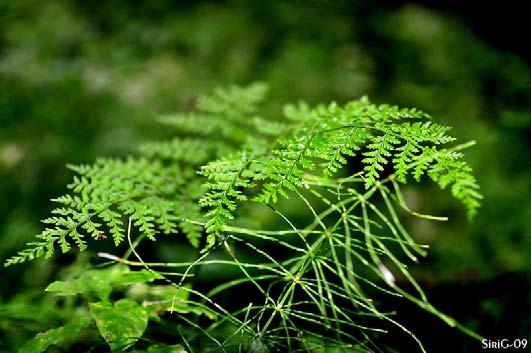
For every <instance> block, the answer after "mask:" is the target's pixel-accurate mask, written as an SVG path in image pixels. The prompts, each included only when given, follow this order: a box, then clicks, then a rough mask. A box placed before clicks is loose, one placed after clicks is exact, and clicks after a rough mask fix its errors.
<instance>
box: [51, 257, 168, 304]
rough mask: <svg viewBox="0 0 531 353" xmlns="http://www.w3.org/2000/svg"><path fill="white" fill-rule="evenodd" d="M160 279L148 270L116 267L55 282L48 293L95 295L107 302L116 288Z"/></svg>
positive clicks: (87, 272) (90, 271)
mask: <svg viewBox="0 0 531 353" xmlns="http://www.w3.org/2000/svg"><path fill="white" fill-rule="evenodd" d="M158 278H160V275H158V274H156V273H154V272H151V271H148V270H141V271H131V270H130V269H129V268H128V267H127V266H124V265H115V266H112V267H109V268H105V269H101V270H89V271H86V272H85V273H83V274H82V275H81V276H80V277H79V278H77V279H75V280H72V281H55V282H53V283H51V284H50V285H49V286H48V287H47V288H46V291H47V292H57V294H58V295H65V296H68V295H76V294H87V293H94V294H96V295H97V296H98V297H100V298H101V299H102V300H105V299H107V298H108V297H109V294H110V293H111V292H112V290H113V289H114V288H115V287H116V286H125V285H130V284H134V283H144V282H151V281H153V280H155V279H158Z"/></svg>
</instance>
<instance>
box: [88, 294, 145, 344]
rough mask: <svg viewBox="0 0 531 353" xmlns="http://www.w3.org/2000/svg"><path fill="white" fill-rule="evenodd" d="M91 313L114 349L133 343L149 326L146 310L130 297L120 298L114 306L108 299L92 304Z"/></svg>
mask: <svg viewBox="0 0 531 353" xmlns="http://www.w3.org/2000/svg"><path fill="white" fill-rule="evenodd" d="M90 313H91V314H92V317H93V318H94V320H95V321H96V325H97V326H98V329H99V331H100V334H101V335H102V337H103V338H104V339H105V341H107V343H108V344H109V346H110V347H111V349H113V350H114V349H124V348H127V347H129V346H131V345H133V344H134V343H135V342H136V341H137V340H138V339H139V338H140V337H141V336H142V334H143V333H144V331H145V329H146V327H147V322H148V315H147V312H146V310H144V308H143V307H142V306H141V305H139V304H138V303H137V302H135V301H133V300H130V299H122V300H119V301H117V302H116V303H115V304H114V306H113V305H112V304H111V303H110V302H107V301H103V302H99V303H93V304H90Z"/></svg>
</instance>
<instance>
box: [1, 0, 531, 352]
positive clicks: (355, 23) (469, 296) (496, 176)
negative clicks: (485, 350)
mask: <svg viewBox="0 0 531 353" xmlns="http://www.w3.org/2000/svg"><path fill="white" fill-rule="evenodd" d="M483 25H484V26H486V25H490V24H487V23H484V24H483ZM511 43H512V42H511ZM521 46H525V43H521ZM513 49H515V47H514V46H512V47H510V48H507V47H503V42H502V43H501V45H500V42H497V43H496V42H495V43H493V42H492V40H490V38H489V37H488V36H487V37H486V38H484V37H482V35H481V31H480V32H479V34H478V32H477V31H474V30H472V29H471V28H470V27H469V25H468V24H467V22H466V21H463V18H462V17H461V16H460V13H459V11H457V12H456V11H453V12H452V11H442V10H440V9H436V8H433V6H429V4H428V5H426V4H424V5H422V4H419V3H415V2H411V3H408V2H403V3H402V2H394V3H393V5H392V6H391V5H388V4H384V3H380V2H370V1H346V0H339V1H331V2H327V1H309V2H302V1H300V2H299V1H255V2H245V1H196V2H192V1H184V2H182V1H175V2H173V1H169V0H156V1H139V2H137V1H135V2H128V1H125V0H123V1H119V0H113V1H106V2H99V1H96V2H89V1H73V0H71V1H70V0H62V1H61V0H57V1H29V0H19V1H0V258H1V259H2V260H4V259H5V258H6V257H8V256H10V255H12V254H13V253H14V252H15V251H17V250H19V249H20V248H22V247H23V244H25V243H26V242H28V241H31V239H32V237H33V236H34V235H35V234H36V233H38V231H39V229H40V224H39V219H42V218H44V217H45V216H46V215H47V213H48V212H49V211H50V209H51V205H50V202H49V200H50V198H52V197H54V196H57V195H59V194H62V193H63V192H64V190H65V187H64V185H65V184H66V183H68V181H69V179H70V177H71V175H70V173H69V172H68V171H67V170H66V168H64V164H65V163H81V162H90V161H92V160H93V159H94V158H95V157H96V156H102V155H105V156H122V155H125V154H126V153H129V152H131V151H132V150H133V148H134V146H135V145H137V144H138V143H139V142H142V141H145V140H151V139H153V138H156V137H160V136H163V135H164V131H163V129H162V128H160V127H159V126H158V125H157V123H156V122H155V120H154V119H155V117H156V116H157V115H158V114H163V113H171V112H174V111H177V110H183V109H186V107H187V105H190V104H191V103H190V102H193V99H194V97H196V96H197V95H198V94H201V93H203V92H207V91H209V90H210V89H212V88H213V87H215V86H220V85H226V84H231V83H236V84H246V83H249V82H252V81H263V82H266V83H268V84H269V85H270V97H271V99H269V100H268V103H267V106H266V107H265V109H266V111H267V112H269V113H271V114H279V112H280V107H281V105H282V104H283V103H284V102H288V101H293V100H299V99H303V100H306V101H308V102H310V103H316V102H319V101H330V100H336V101H339V102H344V101H346V100H348V99H351V98H358V97H359V96H361V95H364V94H366V95H368V96H369V97H371V99H372V100H373V101H375V102H379V103H384V102H386V103H392V104H399V105H405V106H415V107H418V108H421V109H423V110H425V111H427V112H429V113H430V114H431V115H432V116H433V117H434V118H435V119H436V120H437V121H439V122H441V123H444V124H448V125H451V126H454V130H453V134H454V135H455V136H457V137H459V138H460V139H461V140H463V141H466V140H470V139H475V140H477V145H476V146H475V147H474V148H473V149H470V150H469V151H468V162H469V163H470V164H471V165H472V166H473V167H474V168H475V170H476V173H477V177H478V179H479V181H480V183H481V185H482V192H483V194H484V196H485V200H484V203H483V208H482V209H481V212H480V214H479V216H478V217H477V218H476V219H475V220H474V222H472V223H469V222H467V221H466V219H465V217H464V215H463V210H462V209H461V208H460V206H459V205H458V204H457V203H456V202H455V201H453V200H452V198H451V197H449V196H448V195H447V194H446V193H444V192H440V191H437V189H436V188H435V187H432V189H428V192H427V193H426V194H420V193H418V188H411V189H407V190H406V195H407V197H408V199H409V202H410V203H411V206H413V207H414V208H416V209H419V210H422V211H423V212H431V213H433V214H437V215H448V216H450V221H449V222H447V223H444V224H440V223H436V224H434V223H432V222H425V221H421V220H419V221H416V222H414V223H412V224H411V225H410V226H411V227H412V228H411V230H412V234H413V235H414V236H415V237H416V238H417V239H419V241H420V242H424V243H427V244H430V246H431V252H430V255H429V256H428V258H427V259H425V261H424V262H423V263H422V264H420V265H418V266H417V267H416V268H414V269H413V271H414V272H415V273H416V275H417V278H419V280H420V282H422V284H423V285H424V287H426V288H428V290H429V291H430V290H431V291H432V292H433V293H432V297H433V298H434V300H435V301H436V304H439V306H440V307H442V308H443V309H446V310H447V311H448V312H450V313H451V314H453V315H454V316H456V317H458V318H460V319H461V320H463V321H464V322H465V323H467V324H469V325H471V326H472V327H474V328H477V329H478V330H480V332H481V333H483V334H484V335H486V336H488V335H491V336H493V335H494V336H503V335H504V334H505V335H508V336H510V337H514V336H516V337H522V335H526V334H528V333H529V332H531V329H530V322H529V317H531V310H530V305H531V304H530V303H531V294H530V291H529V288H530V268H531V266H530V265H531V198H530V196H531V173H530V172H531V163H530V161H531V159H530V158H529V151H530V148H531V145H530V142H529V140H528V135H530V134H529V133H530V129H531V68H530V66H529V62H528V61H527V62H526V60H525V58H524V59H522V56H523V57H525V54H522V53H521V52H519V51H518V48H516V49H515V50H513ZM425 186H426V187H427V188H431V186H429V185H428V184H426V185H425ZM426 195H427V196H426ZM59 261H60V260H59ZM57 268H58V266H57V263H55V264H54V263H53V262H43V261H39V262H37V263H34V264H29V265H27V266H17V267H16V268H9V269H6V270H2V278H3V279H4V280H3V281H2V283H0V290H1V292H0V293H1V294H0V330H1V331H0V351H2V350H5V351H10V349H12V348H13V346H14V345H15V344H16V343H17V342H19V341H23V340H25V339H27V337H30V336H31V335H33V334H34V333H35V332H38V331H39V330H41V329H43V327H44V328H50V327H53V325H52V324H50V323H49V322H46V320H45V319H44V317H45V316H46V315H45V314H43V313H40V311H39V312H35V317H34V318H33V319H34V324H33V325H32V326H27V323H26V322H25V321H24V320H22V319H20V318H16V315H15V314H13V313H14V312H16V310H17V307H16V306H15V305H14V304H13V303H19V302H20V303H22V302H27V301H28V300H30V301H33V300H38V298H39V296H42V292H41V291H42V289H43V288H44V286H45V285H46V284H47V283H48V282H49V281H50V280H51V279H53V278H55V277H54V276H55V274H56V272H57ZM28 298H30V299H28ZM36 298H37V299H36ZM39 310H41V309H39ZM42 310H45V309H42ZM42 310H41V311H42ZM39 313H40V314H39ZM39 315H42V318H43V319H42V320H43V321H42V322H41V321H39V318H40V316H39ZM410 319H411V320H412V325H413V326H415V325H417V326H419V329H420V330H422V325H423V324H422V323H423V321H422V320H420V319H419V320H420V321H419V320H417V321H418V322H417V323H415V320H416V319H415V317H413V318H410ZM426 335H428V337H429V335H430V334H429V333H426ZM421 336H422V335H421ZM434 351H436V348H435V350H434Z"/></svg>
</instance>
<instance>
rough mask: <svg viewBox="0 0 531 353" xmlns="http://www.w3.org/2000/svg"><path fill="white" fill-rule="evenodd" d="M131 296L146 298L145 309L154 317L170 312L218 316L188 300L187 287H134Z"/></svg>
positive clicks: (130, 292) (211, 317) (209, 316)
mask: <svg viewBox="0 0 531 353" xmlns="http://www.w3.org/2000/svg"><path fill="white" fill-rule="evenodd" d="M129 294H130V295H131V296H132V297H136V298H140V297H141V298H144V299H145V300H144V302H143V304H144V307H145V308H146V310H147V312H148V313H149V314H150V315H153V316H158V315H159V314H160V313H162V312H165V311H168V312H170V313H174V312H176V313H181V314H187V313H194V314H197V315H201V314H204V315H205V316H207V317H208V318H210V319H214V318H215V317H216V314H215V313H214V312H212V311H211V310H208V309H207V308H206V307H205V308H203V307H201V306H199V305H197V304H196V303H195V302H193V301H190V300H188V297H189V294H190V290H189V289H188V288H187V287H185V286H181V287H175V286H171V285H167V286H151V285H149V286H148V285H142V284H140V285H137V286H133V287H132V288H131V290H130V291H129ZM146 299H147V300H146Z"/></svg>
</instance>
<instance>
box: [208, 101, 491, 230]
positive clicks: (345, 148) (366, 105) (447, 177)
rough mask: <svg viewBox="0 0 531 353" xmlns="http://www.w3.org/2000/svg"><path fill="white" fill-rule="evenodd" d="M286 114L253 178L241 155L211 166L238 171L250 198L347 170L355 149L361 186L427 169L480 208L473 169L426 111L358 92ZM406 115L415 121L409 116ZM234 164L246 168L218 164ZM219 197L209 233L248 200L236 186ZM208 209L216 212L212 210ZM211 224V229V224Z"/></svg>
mask: <svg viewBox="0 0 531 353" xmlns="http://www.w3.org/2000/svg"><path fill="white" fill-rule="evenodd" d="M284 114H285V115H286V117H287V118H288V119H289V120H291V121H292V122H293V123H292V124H291V126H284V127H283V128H282V129H279V130H278V131H277V132H279V133H281V135H280V136H279V138H278V139H277V140H276V142H275V143H274V144H270V147H269V148H268V149H266V150H264V154H262V155H260V156H259V158H260V162H259V163H261V165H262V171H261V173H259V174H257V175H256V176H252V175H250V176H251V180H241V179H239V178H240V177H241V175H243V173H244V171H245V170H246V169H245V166H247V165H253V164H254V163H256V162H257V161H254V162H253V161H246V164H245V166H242V165H241V163H240V161H239V158H240V155H238V154H235V155H233V156H230V157H225V158H223V159H222V160H221V162H219V163H218V162H211V163H210V164H209V166H211V168H213V169H215V170H216V174H218V175H223V173H224V172H226V173H228V174H227V175H231V176H235V177H236V181H235V184H236V185H240V183H241V185H245V188H247V189H250V188H251V187H252V186H253V185H255V184H256V185H259V186H260V187H259V189H258V190H257V191H254V192H256V193H257V196H255V197H253V201H256V202H260V203H266V204H267V203H275V202H277V201H278V199H279V196H282V197H288V194H289V192H290V191H294V190H296V189H298V188H304V187H306V185H307V184H306V182H305V177H306V176H307V175H313V174H316V175H322V176H325V177H329V176H332V175H334V174H335V173H337V172H338V171H339V170H340V169H342V168H344V167H345V165H346V164H347V162H348V160H349V159H352V158H353V157H355V156H356V155H360V156H361V157H362V158H360V159H361V160H360V162H361V163H362V165H363V169H362V173H360V176H361V177H362V178H363V179H364V181H365V188H366V189H369V188H370V187H372V186H374V185H376V184H377V183H378V182H379V181H383V180H384V179H385V178H387V177H392V178H396V179H397V180H398V181H400V182H403V183H405V182H407V179H408V175H409V174H410V173H411V174H412V175H413V177H414V179H415V180H417V181H419V180H420V179H421V177H422V176H423V175H424V174H426V173H429V174H430V177H431V178H432V179H433V180H434V181H436V182H437V183H438V184H439V185H440V186H441V187H442V188H443V187H445V186H447V185H449V184H451V185H453V186H452V194H453V195H454V197H456V198H457V199H458V200H460V201H461V202H463V204H464V205H465V207H467V209H468V212H469V215H473V214H474V213H475V210H476V209H477V207H479V201H478V200H479V199H480V198H481V196H480V194H479V193H478V192H477V188H478V186H477V183H476V181H475V179H474V178H473V176H472V175H471V174H470V173H471V171H472V170H471V168H470V167H468V166H466V164H464V162H457V161H458V160H459V159H461V158H462V156H463V155H462V154H461V153H457V152H452V151H451V150H450V149H446V148H441V147H440V146H443V145H446V144H448V143H450V142H453V141H454V140H455V138H454V137H452V136H449V135H448V134H447V132H448V130H449V128H448V127H446V126H442V125H439V124H436V123H434V122H433V121H431V120H429V119H430V117H429V115H427V114H426V113H424V112H422V111H419V110H417V109H406V108H399V107H396V106H390V105H373V104H371V103H370V102H369V100H368V99H367V98H366V97H363V98H361V99H360V100H357V101H352V102H349V103H347V104H346V105H344V106H339V105H338V104H336V103H332V104H330V105H328V106H324V105H319V106H317V107H316V108H314V109H310V108H309V107H308V106H307V105H306V104H304V103H300V104H299V105H298V106H295V105H288V106H286V107H285V109H284ZM411 119H414V120H417V121H416V122H410V120H411ZM257 157H258V156H257ZM234 165H238V166H239V167H242V168H243V169H242V170H240V172H239V173H234V171H233V170H231V169H230V168H229V169H227V170H223V167H224V166H226V167H228V166H234ZM209 170H210V167H208V168H206V169H204V170H203V175H205V176H207V177H209V178H216V177H215V176H214V174H211V175H209ZM386 170H389V171H388V172H386ZM458 176H459V177H458ZM253 181H254V183H253ZM222 184H223V183H220V185H218V186H213V185H212V184H206V187H207V189H209V190H212V189H214V188H221V189H222ZM225 198H226V199H225ZM223 200H224V203H225V204H226V205H227V206H230V207H228V208H227V209H223V211H224V212H227V213H226V214H225V217H217V216H216V217H215V221H214V220H212V219H211V221H210V222H211V223H210V225H211V227H209V229H210V230H208V231H209V232H214V233H216V234H219V232H220V230H221V229H222V228H223V226H224V225H225V222H226V221H227V220H229V219H231V218H232V213H233V212H234V211H235V208H236V203H237V201H238V200H247V197H246V196H245V195H244V194H242V191H241V190H240V191H238V192H234V193H229V194H224V195H223ZM212 206H213V203H212V202H211V203H206V202H205V203H203V207H206V208H207V209H209V208H210V207H212ZM209 215H210V216H212V215H215V213H212V211H209ZM207 218H209V217H208V216H207ZM214 222H215V227H212V225H213V224H214Z"/></svg>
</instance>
